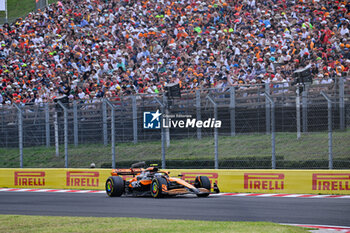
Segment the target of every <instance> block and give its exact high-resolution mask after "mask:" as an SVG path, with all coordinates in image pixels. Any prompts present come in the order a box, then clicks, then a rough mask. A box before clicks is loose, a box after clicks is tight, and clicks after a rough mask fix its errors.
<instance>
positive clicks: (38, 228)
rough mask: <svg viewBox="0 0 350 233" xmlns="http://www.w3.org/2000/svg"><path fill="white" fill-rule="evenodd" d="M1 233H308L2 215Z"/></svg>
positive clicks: (270, 227) (251, 225)
mask: <svg viewBox="0 0 350 233" xmlns="http://www.w3.org/2000/svg"><path fill="white" fill-rule="evenodd" d="M0 232H6V233H8V232H18V233H20V232H26V233H27V232H35V233H38V232H52V233H53V232H59V233H61V232H145V233H146V232H150V233H155V232H162V233H163V232H190V233H196V232H198V233H202V232H270V233H277V232H286V233H287V232H293V233H303V232H308V231H307V229H306V228H301V227H295V226H286V225H279V224H276V223H270V222H219V221H189V220H164V219H142V218H96V217H44V216H21V215H0Z"/></svg>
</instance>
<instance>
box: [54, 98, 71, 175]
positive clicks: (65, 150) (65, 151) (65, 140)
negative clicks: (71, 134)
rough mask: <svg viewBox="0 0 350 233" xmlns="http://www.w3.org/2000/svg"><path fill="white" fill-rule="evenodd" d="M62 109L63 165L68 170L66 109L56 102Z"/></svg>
mask: <svg viewBox="0 0 350 233" xmlns="http://www.w3.org/2000/svg"><path fill="white" fill-rule="evenodd" d="M57 103H58V104H59V105H60V107H61V108H62V109H63V119H64V164H65V168H68V159H69V158H68V109H67V107H66V106H64V105H63V104H62V103H61V101H58V102H57Z"/></svg>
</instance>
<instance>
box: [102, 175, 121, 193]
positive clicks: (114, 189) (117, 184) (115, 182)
mask: <svg viewBox="0 0 350 233" xmlns="http://www.w3.org/2000/svg"><path fill="white" fill-rule="evenodd" d="M106 193H107V195H108V196H110V197H120V196H121V195H122V194H123V193H124V180H123V178H121V177H120V176H110V177H108V179H107V181H106Z"/></svg>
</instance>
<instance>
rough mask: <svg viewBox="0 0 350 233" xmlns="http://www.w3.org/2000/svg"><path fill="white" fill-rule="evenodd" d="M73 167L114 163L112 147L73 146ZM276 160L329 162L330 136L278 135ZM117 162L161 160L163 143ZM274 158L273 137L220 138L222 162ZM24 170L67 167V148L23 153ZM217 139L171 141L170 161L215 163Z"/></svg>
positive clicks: (3, 159) (338, 150)
mask: <svg viewBox="0 0 350 233" xmlns="http://www.w3.org/2000/svg"><path fill="white" fill-rule="evenodd" d="M349 142H350V131H349V130H348V131H345V132H335V133H334V134H333V155H334V159H335V160H348V161H350V156H349V155H350V146H349V144H348V143H349ZM68 154H69V166H70V167H88V166H89V165H90V163H91V162H94V163H95V164H96V166H97V167H101V165H102V164H105V163H109V164H110V162H111V146H110V145H108V146H103V145H102V144H83V145H79V146H77V147H75V146H74V145H69V149H68ZM276 156H277V158H278V159H283V160H287V161H311V160H327V159H328V135H327V133H310V134H305V135H302V137H301V139H299V140H297V139H296V134H295V133H277V134H276ZM116 157H117V162H121V161H141V160H160V159H161V142H160V141H152V142H140V143H137V144H133V143H117V145H116ZM270 157H271V136H270V135H256V134H254V135H238V136H235V137H219V159H220V160H230V159H232V160H234V159H242V160H250V159H256V160H259V159H261V160H264V159H265V160H266V158H267V159H269V158H270ZM23 158H24V159H23V164H24V167H48V168H50V167H64V146H63V145H60V156H59V157H56V156H55V148H54V147H53V146H52V147H49V148H46V147H45V146H41V147H28V148H24V150H23ZM213 158H214V139H213V138H212V137H210V138H209V137H206V138H203V139H202V140H197V139H195V138H187V139H181V140H171V144H170V147H169V148H166V159H167V160H186V161H191V160H192V161H199V160H213ZM18 166H19V150H18V148H0V167H2V168H4V167H18Z"/></svg>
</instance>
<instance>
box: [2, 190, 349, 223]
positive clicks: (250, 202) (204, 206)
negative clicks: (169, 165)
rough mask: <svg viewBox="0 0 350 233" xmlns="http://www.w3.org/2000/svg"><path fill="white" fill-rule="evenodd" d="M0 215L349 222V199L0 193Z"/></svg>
mask: <svg viewBox="0 0 350 233" xmlns="http://www.w3.org/2000/svg"><path fill="white" fill-rule="evenodd" d="M0 214H25V215H50V216H97V217H141V218H166V219H193V220H219V221H270V222H276V223H294V224H319V225H337V226H350V200H349V199H340V198H339V199H338V198H283V197H230V196H211V197H208V198H197V197H195V196H186V197H172V198H162V199H153V198H150V197H119V198H118V197H116V198H110V197H107V196H106V195H104V194H77V193H31V192H26V193H25V192H0Z"/></svg>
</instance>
